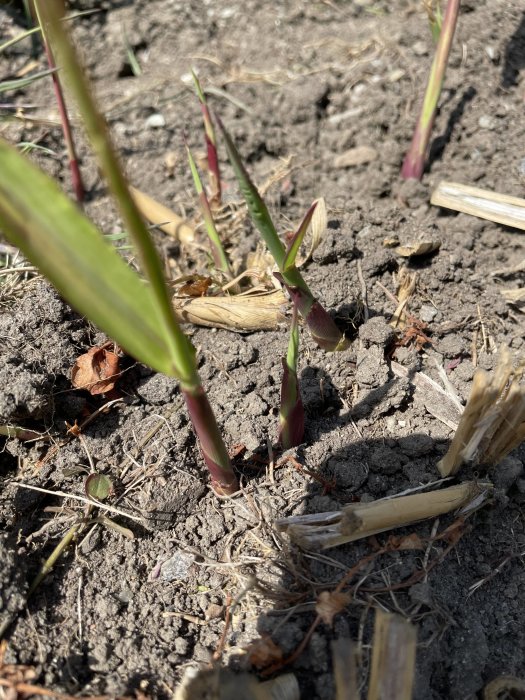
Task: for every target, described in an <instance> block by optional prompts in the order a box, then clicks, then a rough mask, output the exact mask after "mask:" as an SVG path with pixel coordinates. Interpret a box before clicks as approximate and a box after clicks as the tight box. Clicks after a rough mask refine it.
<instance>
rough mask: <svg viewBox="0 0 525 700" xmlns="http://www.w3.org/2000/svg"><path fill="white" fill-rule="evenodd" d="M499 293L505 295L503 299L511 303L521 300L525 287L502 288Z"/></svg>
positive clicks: (524, 296)
mask: <svg viewBox="0 0 525 700" xmlns="http://www.w3.org/2000/svg"><path fill="white" fill-rule="evenodd" d="M501 293H502V294H503V296H504V297H505V300H506V301H508V302H511V303H515V302H517V301H523V300H524V299H525V287H518V288H517V289H502V290H501Z"/></svg>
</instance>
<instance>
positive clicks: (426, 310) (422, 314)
mask: <svg viewBox="0 0 525 700" xmlns="http://www.w3.org/2000/svg"><path fill="white" fill-rule="evenodd" d="M436 316H437V309H435V308H434V307H433V306H432V304H423V306H422V307H421V309H420V310H419V318H420V319H421V320H422V321H424V322H425V323H432V321H433V320H434V319H435V318H436Z"/></svg>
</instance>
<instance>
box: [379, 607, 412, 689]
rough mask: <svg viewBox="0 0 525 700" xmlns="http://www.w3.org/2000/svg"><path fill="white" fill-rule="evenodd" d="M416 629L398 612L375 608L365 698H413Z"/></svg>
mask: <svg viewBox="0 0 525 700" xmlns="http://www.w3.org/2000/svg"><path fill="white" fill-rule="evenodd" d="M416 639H417V631H416V628H415V627H414V625H412V624H410V622H408V620H405V619H404V618H403V617H401V615H393V614H391V613H385V612H383V611H382V610H381V609H380V608H377V609H376V618H375V625H374V645H373V648H372V668H371V671H370V683H369V687H368V700H409V698H411V697H412V686H413V684H414V669H415V662H416Z"/></svg>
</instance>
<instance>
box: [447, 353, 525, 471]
mask: <svg viewBox="0 0 525 700" xmlns="http://www.w3.org/2000/svg"><path fill="white" fill-rule="evenodd" d="M524 370H525V362H524V361H521V362H520V363H519V364H518V365H517V366H516V367H514V365H513V362H512V358H511V355H510V352H509V351H508V349H507V348H503V349H502V350H501V354H500V360H499V364H498V366H497V367H496V369H495V370H494V372H492V373H489V372H486V371H485V370H482V369H478V370H477V371H476V373H475V375H474V379H473V382H472V390H471V392H470V396H469V399H468V401H467V405H466V406H465V410H464V411H463V414H462V416H461V419H460V422H459V426H458V429H457V430H456V434H455V435H454V438H453V440H452V443H451V445H450V448H449V450H448V452H447V454H446V455H445V457H444V458H443V459H442V460H441V461H440V462H439V465H438V468H439V471H440V472H441V474H442V475H443V476H449V475H450V474H455V473H456V472H457V471H458V469H459V468H460V466H461V465H462V464H463V463H464V462H473V463H475V464H485V465H487V466H494V465H496V464H498V463H499V462H501V460H502V459H503V458H504V457H506V455H508V454H509V452H510V451H511V450H513V449H514V448H515V447H518V445H520V444H521V443H522V442H523V441H524V440H525V384H524V383H523V374H524Z"/></svg>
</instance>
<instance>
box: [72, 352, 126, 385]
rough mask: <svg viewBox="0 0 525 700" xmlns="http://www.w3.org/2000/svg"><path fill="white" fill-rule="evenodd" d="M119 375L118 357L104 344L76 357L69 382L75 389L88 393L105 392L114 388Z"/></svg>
mask: <svg viewBox="0 0 525 700" xmlns="http://www.w3.org/2000/svg"><path fill="white" fill-rule="evenodd" d="M119 376H120V371H119V358H118V355H116V354H115V353H114V352H111V351H110V350H107V349H106V348H105V347H104V346H102V347H94V348H91V349H90V350H88V352H86V353H85V354H84V355H80V357H78V358H77V360H76V362H75V364H74V366H73V369H72V371H71V382H72V384H73V386H74V387H75V388H76V389H86V391H89V393H90V394H92V395H96V394H106V393H107V392H108V391H111V390H112V389H114V388H115V383H116V381H117V379H118V378H119Z"/></svg>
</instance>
